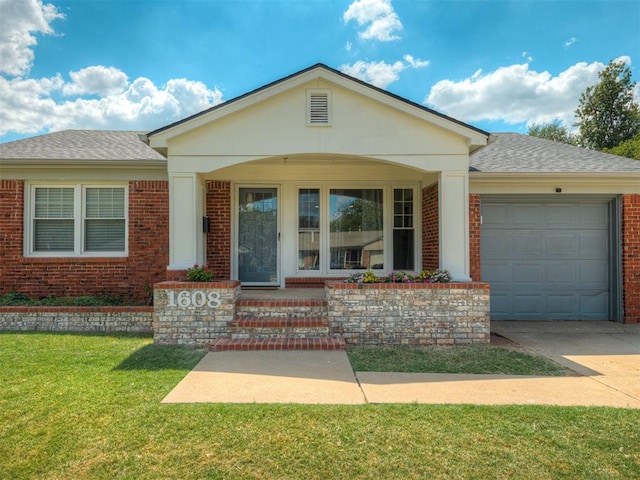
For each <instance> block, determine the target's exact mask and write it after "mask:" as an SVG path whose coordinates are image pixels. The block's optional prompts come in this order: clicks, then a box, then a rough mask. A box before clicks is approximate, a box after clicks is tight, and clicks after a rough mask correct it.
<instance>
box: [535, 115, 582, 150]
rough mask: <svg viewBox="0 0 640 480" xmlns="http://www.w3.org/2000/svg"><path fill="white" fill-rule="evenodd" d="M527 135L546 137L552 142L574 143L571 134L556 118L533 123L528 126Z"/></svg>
mask: <svg viewBox="0 0 640 480" xmlns="http://www.w3.org/2000/svg"><path fill="white" fill-rule="evenodd" d="M527 135H530V136H532V137H539V138H546V139H547V140H553V141H554V142H562V143H569V144H573V143H574V138H573V135H572V134H571V133H569V131H568V130H567V127H564V126H562V124H561V123H560V120H557V119H556V120H554V121H553V122H549V123H534V124H533V125H531V126H530V127H529V130H528V131H527Z"/></svg>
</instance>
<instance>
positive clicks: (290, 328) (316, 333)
mask: <svg viewBox="0 0 640 480" xmlns="http://www.w3.org/2000/svg"><path fill="white" fill-rule="evenodd" d="M328 335H329V320H327V319H326V318H308V317H238V318H236V319H235V320H234V321H233V322H232V323H231V338H233V339H244V338H259V339H266V338H323V337H327V336H328Z"/></svg>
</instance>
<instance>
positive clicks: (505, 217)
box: [482, 204, 511, 229]
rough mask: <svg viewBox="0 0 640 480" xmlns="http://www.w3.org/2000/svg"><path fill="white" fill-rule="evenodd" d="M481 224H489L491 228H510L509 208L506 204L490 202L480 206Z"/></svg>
mask: <svg viewBox="0 0 640 480" xmlns="http://www.w3.org/2000/svg"><path fill="white" fill-rule="evenodd" d="M482 224H483V225H489V226H491V227H492V229H497V228H500V227H503V228H510V225H511V209H510V208H509V205H508V204H491V205H487V206H486V207H482Z"/></svg>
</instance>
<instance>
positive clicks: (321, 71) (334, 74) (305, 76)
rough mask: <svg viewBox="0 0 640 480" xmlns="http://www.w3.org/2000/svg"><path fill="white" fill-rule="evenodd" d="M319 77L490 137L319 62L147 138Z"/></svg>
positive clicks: (478, 141) (481, 140)
mask: <svg viewBox="0 0 640 480" xmlns="http://www.w3.org/2000/svg"><path fill="white" fill-rule="evenodd" d="M315 78H324V79H326V80H328V81H332V82H334V83H338V84H340V85H342V86H344V87H346V88H350V89H352V90H357V91H358V92H359V93H361V94H365V95H367V96H369V97H371V98H377V99H378V100H384V101H386V102H389V103H390V104H392V103H394V102H395V105H396V106H397V107H399V108H401V109H404V110H405V111H411V112H414V113H418V114H419V115H421V116H422V117H424V118H427V117H428V118H430V119H431V121H433V122H434V123H437V124H439V125H440V126H442V127H444V128H449V129H450V130H456V131H458V133H462V132H465V133H466V136H468V137H469V138H470V139H471V138H473V140H474V141H472V142H471V141H470V145H474V144H475V145H476V146H478V145H484V144H485V142H486V140H487V138H488V137H489V133H488V132H485V131H484V130H481V129H479V128H477V127H474V126H472V125H469V124H466V123H464V122H461V121H460V120H457V119H455V118H452V117H449V116H447V115H444V114H442V113H440V112H437V111H435V110H432V109H430V108H428V107H425V106H424V105H420V104H418V103H415V102H412V101H410V100H408V99H406V98H403V97H400V96H399V95H395V94H393V93H390V92H387V91H386V90H383V89H381V88H379V87H376V86H374V85H371V84H369V83H366V82H364V81H362V80H360V79H357V78H355V77H351V76H349V75H347V74H345V73H342V72H340V71H338V70H335V69H333V68H331V67H328V66H327V65H325V64H323V63H317V64H315V65H312V66H311V67H308V68H306V69H304V70H300V71H299V72H296V73H293V74H291V75H288V76H286V77H284V78H281V79H279V80H276V81H274V82H271V83H269V84H267V85H264V86H262V87H259V88H257V89H255V90H253V91H251V92H248V93H245V94H243V95H240V96H239V97H235V98H233V99H231V100H227V101H226V102H223V103H220V104H218V105H215V106H213V107H211V108H208V109H206V110H203V111H202V112H199V113H196V114H194V115H191V116H189V117H186V118H184V119H182V120H179V121H177V122H174V123H171V124H169V125H166V126H164V127H161V128H158V129H156V130H154V131H152V132H149V133H148V134H147V138H148V139H151V137H162V136H163V134H168V132H169V131H171V130H174V129H175V130H177V131H178V133H177V134H179V133H182V132H183V131H185V130H189V129H190V127H188V126H187V124H193V128H195V127H198V126H201V125H202V124H204V123H206V122H207V121H209V119H208V118H207V119H205V118H203V117H211V119H215V118H218V117H217V115H220V116H222V115H224V113H225V111H229V112H233V111H237V109H239V108H244V107H246V106H249V105H251V104H252V103H254V102H257V101H260V100H262V99H263V98H266V97H268V96H270V95H272V94H275V93H279V92H281V91H283V90H286V89H287V88H289V85H291V86H295V85H299V84H302V83H306V82H308V81H310V80H313V79H315ZM153 143H154V142H153V141H152V144H153ZM157 143H158V142H156V144H157ZM160 143H162V141H160ZM156 146H160V145H156Z"/></svg>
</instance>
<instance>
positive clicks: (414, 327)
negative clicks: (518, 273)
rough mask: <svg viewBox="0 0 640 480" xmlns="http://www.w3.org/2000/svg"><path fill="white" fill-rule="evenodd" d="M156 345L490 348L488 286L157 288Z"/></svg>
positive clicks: (192, 285) (179, 285) (333, 284)
mask: <svg viewBox="0 0 640 480" xmlns="http://www.w3.org/2000/svg"><path fill="white" fill-rule="evenodd" d="M154 293H155V307H154V308H155V312H154V340H155V342H156V343H160V344H186V345H201V346H209V348H210V349H211V350H215V351H219V350H337V349H344V348H346V347H347V346H349V345H364V346H367V345H369V346H373V345H413V346H427V345H441V346H444V345H471V344H488V343H489V286H488V285H487V284H483V283H473V282H466V283H442V284H419V283H414V284H394V283H387V284H384V283H380V284H364V285H363V284H350V283H344V282H337V281H327V282H325V284H324V288H285V289H262V290H250V289H244V290H243V289H242V288H241V287H240V283H239V282H237V281H228V282H209V283H192V282H180V283H169V282H165V283H160V284H157V285H156V286H155V292H154Z"/></svg>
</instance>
